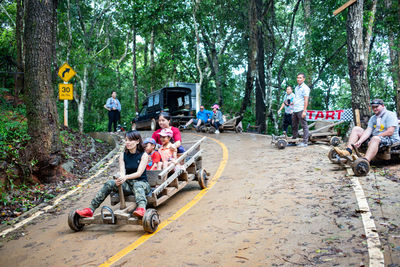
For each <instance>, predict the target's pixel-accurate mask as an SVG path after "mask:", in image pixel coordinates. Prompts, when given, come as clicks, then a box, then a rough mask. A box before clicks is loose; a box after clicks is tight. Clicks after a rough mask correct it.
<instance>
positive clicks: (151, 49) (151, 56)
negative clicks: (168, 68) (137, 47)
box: [150, 28, 154, 92]
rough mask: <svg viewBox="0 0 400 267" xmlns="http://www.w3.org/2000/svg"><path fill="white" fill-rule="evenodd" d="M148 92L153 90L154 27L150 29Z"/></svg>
mask: <svg viewBox="0 0 400 267" xmlns="http://www.w3.org/2000/svg"><path fill="white" fill-rule="evenodd" d="M150 77H151V81H150V92H153V90H154V28H153V29H152V30H151V38H150Z"/></svg>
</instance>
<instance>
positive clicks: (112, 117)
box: [104, 91, 121, 132]
mask: <svg viewBox="0 0 400 267" xmlns="http://www.w3.org/2000/svg"><path fill="white" fill-rule="evenodd" d="M104 108H105V109H107V110H108V131H109V132H111V124H114V127H113V128H114V132H116V131H117V122H118V120H119V117H120V112H121V103H120V102H119V100H118V99H117V92H116V91H112V93H111V97H110V98H109V99H107V102H106V104H105V105H104Z"/></svg>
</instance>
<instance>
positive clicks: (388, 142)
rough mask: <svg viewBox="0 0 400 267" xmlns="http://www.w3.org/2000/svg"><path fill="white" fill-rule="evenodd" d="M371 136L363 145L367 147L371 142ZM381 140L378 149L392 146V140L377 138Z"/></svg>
mask: <svg viewBox="0 0 400 267" xmlns="http://www.w3.org/2000/svg"><path fill="white" fill-rule="evenodd" d="M372 137H373V136H372V135H371V136H370V137H368V139H367V140H365V142H364V143H363V144H365V145H368V143H369V141H371V138H372ZM378 137H379V138H380V139H381V142H380V143H379V148H381V147H384V146H391V145H393V140H392V138H390V136H378Z"/></svg>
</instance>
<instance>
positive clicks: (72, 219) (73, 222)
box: [68, 210, 85, 232]
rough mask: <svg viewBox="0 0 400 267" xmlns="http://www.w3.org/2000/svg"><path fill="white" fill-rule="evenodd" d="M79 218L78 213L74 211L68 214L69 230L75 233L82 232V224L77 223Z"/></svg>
mask: <svg viewBox="0 0 400 267" xmlns="http://www.w3.org/2000/svg"><path fill="white" fill-rule="evenodd" d="M80 218H81V216H79V214H78V213H76V211H75V210H73V211H71V212H70V213H69V214H68V225H69V228H71V229H72V230H74V231H75V232H79V231H82V229H83V227H84V226H85V225H84V224H80V223H79V219H80Z"/></svg>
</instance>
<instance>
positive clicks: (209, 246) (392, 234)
mask: <svg viewBox="0 0 400 267" xmlns="http://www.w3.org/2000/svg"><path fill="white" fill-rule="evenodd" d="M146 134H147V135H149V133H146ZM210 137H212V138H216V139H218V140H219V141H220V142H222V143H223V144H224V145H225V146H226V147H227V149H228V161H227V164H226V166H225V168H224V170H223V172H222V175H221V176H220V177H219V179H218V181H217V182H216V183H215V185H214V186H213V187H212V188H211V190H209V191H208V192H207V193H206V194H205V195H204V196H203V197H202V198H201V200H200V201H199V202H198V203H197V204H196V205H194V206H193V207H191V208H190V209H188V210H187V211H186V213H184V214H183V215H181V216H180V217H179V218H177V219H176V220H174V221H172V222H171V223H170V224H169V225H168V226H166V227H165V228H163V229H162V230H161V231H159V232H157V233H156V234H154V235H153V236H151V237H150V238H149V239H148V240H147V241H145V242H143V243H142V244H141V245H140V246H138V247H137V248H136V249H134V250H131V249H129V247H128V246H129V245H130V244H132V243H133V242H135V241H136V240H137V239H138V238H140V237H141V236H143V234H144V232H143V229H142V228H141V227H140V226H113V225H97V226H86V227H85V229H84V231H82V232H78V233H74V232H72V231H71V230H70V229H69V227H68V225H67V214H68V212H69V211H70V210H72V209H76V208H82V207H86V206H88V204H89V202H90V199H91V198H92V197H93V196H94V195H95V192H96V191H97V190H98V189H99V188H100V187H101V186H102V184H103V182H104V181H105V180H106V179H107V178H108V177H109V176H110V173H112V172H114V171H115V170H116V164H113V165H112V166H111V167H110V169H109V170H108V171H107V172H106V173H104V174H103V175H101V176H100V177H98V178H97V179H96V180H95V181H94V182H93V183H92V184H91V185H90V186H87V187H85V188H82V190H80V193H78V194H76V195H74V196H72V197H70V198H69V199H68V200H66V201H64V202H63V203H62V204H60V205H59V206H58V207H56V208H55V209H54V210H52V212H51V213H46V215H45V216H42V217H41V218H40V219H39V220H35V221H34V224H29V225H27V226H25V228H24V229H23V231H22V233H23V236H21V237H20V238H18V239H16V240H9V241H7V238H6V239H3V241H2V244H1V249H0V265H1V266H97V265H100V264H102V263H104V262H105V261H106V260H108V259H109V258H110V257H112V256H114V255H115V254H117V253H118V252H121V251H123V252H124V256H123V257H122V258H121V259H120V260H118V261H117V262H116V263H115V264H114V266H239V265H243V266H293V265H299V266H311V265H317V264H321V265H322V266H335V265H337V266H360V265H362V264H365V265H368V263H369V259H370V256H371V255H370V254H369V253H368V248H367V244H368V242H367V241H369V240H367V238H366V235H365V231H364V225H363V221H362V219H361V212H364V211H360V210H359V207H358V204H357V199H356V196H355V193H354V190H353V187H352V183H351V180H350V178H351V177H348V176H346V171H345V170H342V169H338V168H337V166H335V165H333V164H331V163H330V162H329V160H328V159H327V157H326V154H327V150H326V148H323V146H322V145H313V146H308V147H306V148H297V147H287V148H286V149H284V150H277V149H276V148H273V147H271V145H270V139H269V138H267V137H265V136H260V135H250V134H231V133H223V134H219V135H212V136H210ZM199 138H200V137H199V136H196V135H194V134H192V133H185V134H184V135H183V140H184V141H185V140H187V141H189V140H197V139H199ZM202 148H203V149H204V151H205V152H204V155H203V166H204V167H205V168H206V169H207V170H208V171H210V172H211V173H212V175H213V174H215V172H216V170H217V169H218V168H219V167H221V166H220V164H221V158H222V153H223V150H222V147H221V146H220V145H219V144H217V143H216V142H215V141H213V140H211V139H207V140H206V143H205V144H204V146H203V147H202ZM359 181H360V183H361V186H362V188H363V190H364V193H365V195H366V197H367V200H368V203H369V207H370V209H371V212H372V217H371V218H372V219H373V221H374V223H375V225H376V227H377V234H379V238H380V242H381V247H380V248H381V249H382V251H383V255H384V257H385V265H390V264H393V265H391V266H398V264H400V242H399V238H400V231H399V227H398V225H399V223H400V220H399V217H400V215H399V214H400V212H399V194H398V192H399V184H398V183H397V182H393V181H391V180H389V179H386V178H385V177H384V176H381V175H379V174H374V173H373V174H371V175H369V176H368V177H364V178H360V179H359ZM198 193H199V186H198V184H197V183H196V182H193V183H191V184H189V185H188V186H187V187H186V188H185V189H184V190H183V191H181V192H179V193H178V194H177V195H175V196H174V197H173V198H171V199H170V200H169V201H168V202H167V203H166V204H165V205H163V206H161V207H159V208H158V212H159V213H160V215H161V219H162V220H163V221H165V220H167V219H168V218H170V217H171V216H172V215H173V214H174V213H175V212H176V211H177V210H179V209H180V208H181V207H183V206H184V205H185V204H186V203H188V202H190V201H191V200H192V199H193V198H194V197H195V196H196V195H197V194H198ZM105 204H107V205H109V201H108V200H106V202H105ZM20 233H21V232H20ZM8 239H9V238H8ZM127 247H128V248H127Z"/></svg>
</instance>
